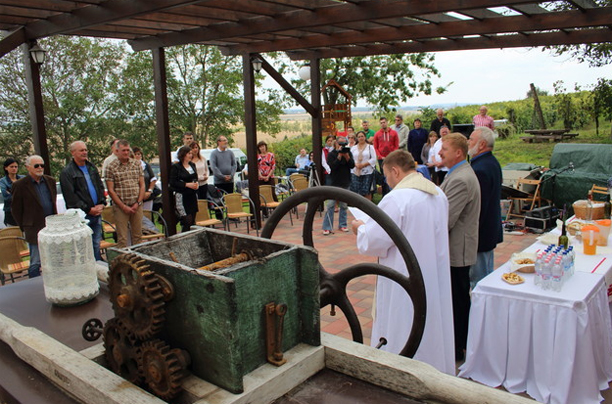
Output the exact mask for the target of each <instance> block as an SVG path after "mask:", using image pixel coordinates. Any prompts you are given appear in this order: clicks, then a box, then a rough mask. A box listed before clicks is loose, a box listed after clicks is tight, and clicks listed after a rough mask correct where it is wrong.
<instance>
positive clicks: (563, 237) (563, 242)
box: [557, 219, 569, 249]
mask: <svg viewBox="0 0 612 404" xmlns="http://www.w3.org/2000/svg"><path fill="white" fill-rule="evenodd" d="M557 244H558V245H559V246H560V247H561V246H562V247H563V248H565V249H567V248H568V247H569V238H568V237H567V231H566V229H565V219H563V224H562V225H561V235H560V236H559V242H558V243H557Z"/></svg>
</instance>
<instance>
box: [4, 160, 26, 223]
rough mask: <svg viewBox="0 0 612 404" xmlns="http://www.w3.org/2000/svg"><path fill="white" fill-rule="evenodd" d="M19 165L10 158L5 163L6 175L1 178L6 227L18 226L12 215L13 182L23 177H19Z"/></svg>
mask: <svg viewBox="0 0 612 404" xmlns="http://www.w3.org/2000/svg"><path fill="white" fill-rule="evenodd" d="M17 170H19V164H18V163H17V160H15V159H13V158H8V159H6V160H5V161H4V174H5V176H4V177H2V178H0V191H2V198H3V199H4V224H5V225H6V226H17V222H16V221H15V219H13V215H12V213H11V202H12V200H13V191H12V187H13V182H15V181H17V180H18V179H20V178H23V175H18V174H17Z"/></svg>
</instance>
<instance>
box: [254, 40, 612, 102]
mask: <svg viewBox="0 0 612 404" xmlns="http://www.w3.org/2000/svg"><path fill="white" fill-rule="evenodd" d="M434 64H435V66H436V68H437V69H438V70H439V71H440V74H441V77H440V78H434V80H433V84H434V88H435V87H438V86H444V85H446V84H448V83H450V82H453V84H452V85H450V86H449V87H448V91H447V92H446V93H444V94H442V95H438V94H435V95H431V96H419V97H415V98H412V99H410V100H408V101H407V102H406V103H403V104H402V106H405V105H407V106H415V107H418V106H430V105H435V104H449V103H450V104H455V103H457V104H465V103H468V104H486V103H490V102H495V101H511V100H518V99H523V98H525V95H526V94H527V91H529V83H534V84H535V85H536V87H538V88H541V89H544V90H547V91H549V93H550V94H552V93H553V83H554V82H556V81H557V80H563V82H564V83H565V87H566V89H567V90H568V91H573V89H574V84H575V83H578V84H579V85H580V86H581V87H582V88H585V89H586V88H587V86H589V85H593V84H595V83H596V82H597V79H598V78H599V77H605V78H607V79H611V78H612V66H605V67H601V68H591V67H589V66H588V63H578V62H576V61H573V60H570V59H569V58H567V57H554V56H551V54H550V52H548V51H542V50H541V48H530V49H528V48H510V49H486V50H474V51H453V52H438V53H437V54H436V60H435V63H434ZM272 83H274V81H273V80H272V79H270V78H267V79H266V82H265V84H264V85H272V86H274V87H276V86H275V84H276V83H274V84H272ZM277 88H278V87H277ZM357 105H358V106H366V102H365V101H364V100H358V103H357Z"/></svg>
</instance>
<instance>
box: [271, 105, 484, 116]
mask: <svg viewBox="0 0 612 404" xmlns="http://www.w3.org/2000/svg"><path fill="white" fill-rule="evenodd" d="M475 104H478V103H447V104H433V105H422V106H421V107H429V108H432V109H438V108H444V109H450V108H454V107H461V106H465V105H475ZM421 107H410V106H407V105H405V106H402V107H399V108H397V109H398V110H401V111H414V112H417V111H418V110H419V108H421ZM352 111H353V112H372V111H373V109H372V108H371V107H353V108H352ZM283 112H284V113H285V114H289V115H293V114H305V113H306V111H305V110H304V109H303V108H291V109H286V110H284V111H283Z"/></svg>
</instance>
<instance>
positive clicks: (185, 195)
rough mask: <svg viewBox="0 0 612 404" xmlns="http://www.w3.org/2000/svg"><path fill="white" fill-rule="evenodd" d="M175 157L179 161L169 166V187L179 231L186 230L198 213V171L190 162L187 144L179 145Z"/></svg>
mask: <svg viewBox="0 0 612 404" xmlns="http://www.w3.org/2000/svg"><path fill="white" fill-rule="evenodd" d="M177 157H178V159H179V162H178V163H174V164H172V167H170V189H172V190H173V191H174V196H175V201H176V211H177V216H178V219H179V220H180V222H181V231H182V232H186V231H189V230H190V229H191V226H192V225H193V224H194V223H195V217H196V213H198V188H199V185H198V172H197V169H196V166H195V164H194V163H192V162H191V159H192V158H193V154H192V153H191V148H190V147H189V146H183V147H181V148H180V149H179V151H178V153H177Z"/></svg>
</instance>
